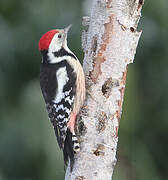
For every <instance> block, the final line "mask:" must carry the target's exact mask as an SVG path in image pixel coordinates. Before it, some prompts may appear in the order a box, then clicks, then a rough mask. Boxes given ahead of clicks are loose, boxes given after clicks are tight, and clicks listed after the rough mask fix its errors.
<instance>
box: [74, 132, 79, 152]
mask: <svg viewBox="0 0 168 180" xmlns="http://www.w3.org/2000/svg"><path fill="white" fill-rule="evenodd" d="M72 142H73V150H74V153H77V152H79V151H80V145H79V141H78V138H77V137H76V134H75V132H73V133H72Z"/></svg>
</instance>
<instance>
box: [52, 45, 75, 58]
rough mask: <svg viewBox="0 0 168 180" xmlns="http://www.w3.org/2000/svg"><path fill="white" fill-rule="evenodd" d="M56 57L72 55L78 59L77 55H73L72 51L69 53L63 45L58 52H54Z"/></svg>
mask: <svg viewBox="0 0 168 180" xmlns="http://www.w3.org/2000/svg"><path fill="white" fill-rule="evenodd" d="M53 54H54V56H55V57H62V56H71V57H73V58H74V59H76V56H75V55H73V54H72V53H69V52H68V51H66V50H65V49H64V48H63V47H62V48H61V49H60V50H59V51H57V52H53Z"/></svg>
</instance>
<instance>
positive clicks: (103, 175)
mask: <svg viewBox="0 0 168 180" xmlns="http://www.w3.org/2000/svg"><path fill="white" fill-rule="evenodd" d="M142 5H143V0H93V4H92V9H91V17H90V20H89V17H84V18H83V25H84V26H85V31H84V32H83V36H82V45H83V48H84V52H85V57H84V61H83V67H84V71H85V75H86V88H87V98H86V102H85V105H84V108H83V109H82V110H81V113H80V115H79V116H80V117H79V118H78V124H77V132H78V134H79V137H80V145H81V151H80V152H79V153H78V154H76V156H75V164H74V168H73V171H72V172H70V169H69V167H68V168H67V171H66V177H65V179H66V180H85V179H86V180H111V178H112V174H113V170H114V166H115V164H116V151H117V142H118V128H119V121H120V117H121V112H122V104H123V97H124V90H125V85H126V74H127V65H128V64H129V63H132V62H133V60H134V56H135V52H136V48H137V44H138V41H139V38H140V35H141V32H137V25H138V21H139V19H140V16H141V8H142Z"/></svg>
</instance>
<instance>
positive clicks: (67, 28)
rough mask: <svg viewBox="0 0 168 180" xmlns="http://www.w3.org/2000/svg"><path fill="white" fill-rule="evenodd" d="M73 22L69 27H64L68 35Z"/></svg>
mask: <svg viewBox="0 0 168 180" xmlns="http://www.w3.org/2000/svg"><path fill="white" fill-rule="evenodd" d="M71 26H72V24H70V25H69V26H68V27H66V28H65V29H64V33H65V35H66V36H67V34H68V31H69V29H70V28H71Z"/></svg>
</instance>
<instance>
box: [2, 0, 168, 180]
mask: <svg viewBox="0 0 168 180" xmlns="http://www.w3.org/2000/svg"><path fill="white" fill-rule="evenodd" d="M90 2H91V1H90V0H71V2H70V3H69V2H68V1H66V0H49V1H46V0H36V1H33V0H29V1H23V0H1V1H0V180H63V179H64V168H63V157H62V153H61V152H60V150H59V148H58V146H57V143H56V138H55V135H54V131H53V129H52V127H51V124H50V122H49V120H48V117H47V113H46V110H45V105H44V101H43V99H42V95H41V91H40V87H39V66H40V62H41V57H40V54H39V52H38V41H39V39H40V37H41V35H42V34H43V33H45V32H46V31H48V30H50V29H52V28H55V27H57V28H58V27H59V28H64V27H65V26H67V25H69V24H71V23H72V24H73V27H72V29H71V31H70V34H69V39H68V42H69V43H68V44H69V46H70V47H71V49H72V51H74V52H75V54H76V55H77V56H78V57H79V59H81V60H82V59H83V52H82V50H81V42H80V36H81V28H82V27H81V18H82V16H83V15H88V14H89V10H90V9H89V7H90ZM167 8H168V1H167V0H160V1H157V0H153V1H152V3H151V2H150V1H148V0H146V2H145V5H144V7H143V11H142V18H141V21H140V25H139V29H140V30H141V29H142V30H143V33H142V36H141V39H140V42H139V45H138V49H137V54H136V58H135V63H134V64H130V65H129V69H128V77H127V86H126V93H125V101H124V107H123V114H122V119H121V123H120V131H119V144H118V152H117V159H118V162H117V165H116V167H115V172H114V178H113V180H146V179H147V180H148V179H152V180H165V179H168V163H167V160H168V158H167V152H168V140H167V139H168V116H167V113H168V95H167V93H168V80H167V77H168V21H167V18H168V14H167Z"/></svg>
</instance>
